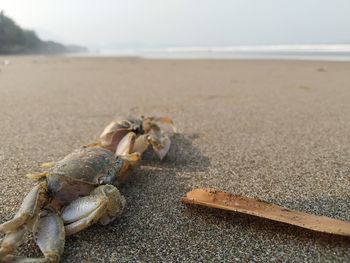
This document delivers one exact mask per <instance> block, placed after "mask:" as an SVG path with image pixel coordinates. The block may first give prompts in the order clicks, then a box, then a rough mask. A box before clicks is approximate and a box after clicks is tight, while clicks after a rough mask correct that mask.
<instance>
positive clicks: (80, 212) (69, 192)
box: [0, 117, 173, 262]
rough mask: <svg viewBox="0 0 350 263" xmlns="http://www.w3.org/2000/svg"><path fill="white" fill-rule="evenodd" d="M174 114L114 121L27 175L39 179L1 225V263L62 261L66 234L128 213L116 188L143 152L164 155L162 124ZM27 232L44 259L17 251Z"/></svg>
mask: <svg viewBox="0 0 350 263" xmlns="http://www.w3.org/2000/svg"><path fill="white" fill-rule="evenodd" d="M159 123H164V124H170V125H172V126H173V123H172V121H171V120H170V119H169V118H166V117H162V118H156V117H148V118H143V117H142V118H140V119H135V118H129V119H126V120H115V121H113V122H111V123H110V124H109V125H108V126H107V127H106V128H105V130H104V131H103V133H102V134H101V136H100V138H99V141H98V142H96V143H93V144H90V145H87V146H84V147H82V148H80V149H77V150H75V151H73V152H72V153H70V154H69V155H67V156H66V157H65V158H63V159H62V160H61V161H59V162H57V163H50V164H45V165H44V166H45V167H47V168H49V170H48V171H46V172H44V173H37V174H30V175H28V176H29V177H30V178H32V179H36V180H40V183H39V184H38V185H36V186H35V187H34V188H33V189H32V190H31V191H30V192H29V193H28V195H27V196H26V197H25V198H24V200H23V202H22V205H21V207H20V209H19V210H18V212H17V213H16V215H15V216H14V218H13V219H11V220H9V221H7V222H5V223H3V224H1V225H0V231H1V232H3V233H5V237H4V239H3V241H2V244H1V247H0V262H58V261H59V259H60V256H61V254H62V252H63V248H64V243H65V236H69V235H73V234H75V233H77V232H79V231H81V230H83V229H85V228H87V227H89V226H90V225H92V224H94V223H97V222H99V223H100V224H102V225H106V224H108V223H110V222H112V221H113V220H115V219H116V218H117V217H118V216H120V214H121V213H122V211H123V208H124V206H125V199H124V197H123V196H122V195H121V194H120V192H119V190H118V189H117V188H116V185H117V183H118V182H119V181H120V179H121V178H123V177H124V175H125V174H126V172H128V171H129V170H130V167H132V166H133V165H134V164H137V163H138V161H139V160H140V156H141V154H142V153H143V152H144V151H145V150H146V149H147V148H148V146H149V145H151V146H152V148H153V149H154V151H155V152H156V153H157V155H158V156H159V158H160V159H162V158H163V157H164V156H165V155H166V153H167V152H168V150H169V147H170V139H169V137H168V136H167V135H166V134H165V132H164V131H163V130H162V129H161V128H160V127H159V126H158V124H159ZM27 230H31V231H33V233H34V236H35V239H36V243H37V245H38V246H39V248H40V250H41V251H42V253H43V254H44V257H43V258H26V257H19V256H15V255H13V253H14V252H15V250H16V249H17V247H18V246H19V245H20V244H21V243H22V241H23V239H24V234H25V232H26V231H27Z"/></svg>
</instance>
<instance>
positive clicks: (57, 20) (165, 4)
mask: <svg viewBox="0 0 350 263" xmlns="http://www.w3.org/2000/svg"><path fill="white" fill-rule="evenodd" d="M0 10H3V12H4V14H5V15H6V16H8V17H10V18H12V19H13V20H14V21H15V22H16V23H17V24H18V25H19V26H21V27H22V28H25V29H30V30H34V31H35V32H36V34H37V36H38V37H40V38H41V39H42V40H46V41H47V40H51V41H55V42H59V43H63V44H65V45H71V46H69V49H68V50H69V52H72V53H75V52H77V51H79V52H84V53H85V54H84V55H91V56H110V55H116V56H142V57H177V58H181V57H185V58H198V57H219V58H225V57H231V58H232V57H248V58H249V57H253V58H254V57H278V58H281V57H287V58H290V57H292V58H311V59H327V58H328V59H342V60H344V59H346V60H347V59H349V54H350V45H349V43H350V34H349V28H350V16H349V15H348V14H349V12H348V10H350V2H349V1H347V0H334V1H330V0H326V1H318V0H308V1H303V0H296V1H292V2H291V1H278V0H266V1H258V0H249V1H244V0H222V1H219V2H218V1H215V0H203V1H200V2H198V1H196V0H179V1H161V0H150V1H147V2H146V1H142V0H133V1H120V0H117V1H112V0H101V1H94V0H76V1H69V0H62V1H45V0H28V1H19V0H1V1H0ZM2 20H4V19H2ZM3 23H4V22H0V30H2V31H3V32H4V29H3V28H2V29H1V27H2V26H3V25H2V24H3ZM5 31H6V30H5ZM8 33H9V32H8ZM2 34H3V33H2ZM0 36H1V35H0ZM3 41H4V40H1V39H0V44H1V43H2V42H3ZM52 46H53V45H52ZM83 47H85V48H86V49H84V48H83ZM51 49H54V47H51ZM56 49H57V51H58V50H59V48H58V47H56ZM0 51H1V50H0ZM28 52H29V51H28Z"/></svg>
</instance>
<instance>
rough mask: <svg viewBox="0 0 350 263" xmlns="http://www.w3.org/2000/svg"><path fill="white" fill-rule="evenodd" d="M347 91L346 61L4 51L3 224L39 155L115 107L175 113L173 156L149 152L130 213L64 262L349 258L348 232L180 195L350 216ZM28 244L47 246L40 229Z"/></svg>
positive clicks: (0, 63) (0, 76) (63, 148)
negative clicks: (206, 191)
mask: <svg viewBox="0 0 350 263" xmlns="http://www.w3.org/2000/svg"><path fill="white" fill-rule="evenodd" d="M349 101H350V62H326V61H287V60H215V59H202V60H200V59H198V60H176V59H174V60H165V59H163V60H162V59H154V60H147V59H139V58H113V57H111V58H108V57H104V58H98V57H96V58H73V57H60V56H57V57H56V56H52V57H49V56H25V57H21V56H18V57H11V56H9V57H8V56H4V57H0V121H1V126H0V127H1V129H0V138H1V143H0V212H1V213H0V223H2V222H4V221H6V220H9V219H10V218H12V217H13V216H14V214H15V213H16V211H17V210H18V208H19V206H20V204H21V201H22V200H23V198H24V196H25V195H26V193H28V192H29V190H30V189H31V188H32V187H33V186H34V185H35V182H33V181H30V180H29V179H28V178H26V176H25V174H27V173H31V172H35V171H40V167H39V166H40V163H43V162H51V161H56V160H59V159H61V158H63V157H64V156H65V155H67V154H68V153H70V152H71V151H72V150H74V149H76V148H78V147H80V146H82V145H84V144H87V143H89V142H92V141H93V140H94V139H95V138H97V137H98V135H99V133H101V131H102V130H103V128H104V127H105V126H106V125H107V124H108V123H109V122H110V121H111V120H113V119H114V118H115V117H116V116H128V115H134V116H141V115H144V116H153V115H154V116H169V117H171V118H173V120H174V122H175V124H176V126H177V128H178V130H179V133H178V134H176V135H175V136H174V137H173V138H172V146H171V149H170V152H169V154H168V156H167V157H166V158H165V159H164V160H163V161H159V160H157V158H156V157H155V156H154V155H152V153H151V152H148V153H147V154H146V155H145V158H144V159H143V160H142V163H141V166H140V167H139V168H138V169H137V170H135V171H134V172H133V174H132V175H131V176H130V179H129V181H128V182H127V183H125V185H123V186H121V187H120V191H121V192H122V194H123V195H124V196H125V198H126V200H127V205H126V208H125V212H124V214H123V215H122V217H121V218H120V219H118V220H117V221H115V222H113V223H111V224H110V225H108V226H100V225H95V226H92V227H90V228H89V229H86V230H84V231H83V232H81V233H79V234H77V235H76V236H73V237H70V238H68V239H67V240H66V245H65V250H64V254H63V256H62V262H236V261H237V262H286V261H288V262H320V261H321V262H349V261H350V239H349V238H346V237H340V236H334V235H328V234H322V233H316V232H312V231H309V230H305V229H302V228H299V227H294V226H288V225H285V224H281V223H276V222H272V221H268V220H263V219H259V218H256V217H253V216H247V215H242V214H238V213H230V212H222V211H218V210H215V209H206V208H199V207H194V206H186V205H184V204H182V203H181V202H180V199H181V197H183V196H184V195H185V194H186V192H188V191H190V190H192V189H194V188H198V187H209V188H215V189H222V190H225V191H227V192H230V193H233V194H239V195H245V196H249V197H255V198H258V199H260V200H265V201H269V202H273V203H275V204H278V205H281V206H284V207H286V208H289V209H296V210H300V211H304V212H309V213H313V214H317V215H324V216H329V217H333V218H337V219H341V220H350V212H349V211H350V196H349V189H350V133H349V131H350V103H349ZM1 237H2V236H1ZM19 254H21V255H26V256H32V257H38V256H41V253H40V250H39V249H38V248H37V247H36V245H35V243H34V242H33V240H32V238H31V236H30V235H29V236H28V238H27V239H26V242H25V243H24V244H23V245H22V246H21V247H20V249H19Z"/></svg>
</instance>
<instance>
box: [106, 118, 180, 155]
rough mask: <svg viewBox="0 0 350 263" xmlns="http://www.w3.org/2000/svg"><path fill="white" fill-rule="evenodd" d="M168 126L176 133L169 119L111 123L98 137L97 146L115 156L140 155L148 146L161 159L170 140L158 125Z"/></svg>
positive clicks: (119, 120) (140, 119)
mask: <svg viewBox="0 0 350 263" xmlns="http://www.w3.org/2000/svg"><path fill="white" fill-rule="evenodd" d="M161 124H165V125H170V126H171V128H172V131H173V132H174V133H176V127H175V125H174V122H173V121H172V119H170V118H169V117H141V118H133V117H129V118H127V119H125V120H121V119H117V120H114V121H112V122H111V123H110V124H109V125H108V126H107V127H106V128H105V129H104V131H103V132H102V134H101V135H100V142H99V146H102V147H104V148H107V149H109V150H111V151H113V152H116V154H117V155H125V154H130V153H133V152H138V153H140V154H142V153H143V152H144V151H145V150H146V149H147V148H148V147H149V145H151V146H152V148H153V150H154V151H155V153H156V154H157V155H158V157H159V159H161V160H162V159H163V158H164V157H165V155H166V154H167V153H168V151H169V148H170V144H171V142H170V138H169V136H168V135H167V133H166V132H165V130H163V129H161V127H160V126H159V125H161Z"/></svg>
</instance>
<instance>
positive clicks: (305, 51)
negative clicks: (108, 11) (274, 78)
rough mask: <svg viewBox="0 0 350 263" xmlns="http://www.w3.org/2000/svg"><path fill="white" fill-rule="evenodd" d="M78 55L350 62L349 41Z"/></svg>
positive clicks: (136, 50) (156, 49) (119, 51)
mask: <svg viewBox="0 0 350 263" xmlns="http://www.w3.org/2000/svg"><path fill="white" fill-rule="evenodd" d="M77 56H93V57H94V56H103V57H140V58H157V59H288V60H290V59H292V60H327V61H350V44H341V45H340V44H339V45H268V46H267V45H266V46H225V47H200V46H199V47H168V48H126V49H105V50H99V51H91V52H89V53H83V54H77Z"/></svg>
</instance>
